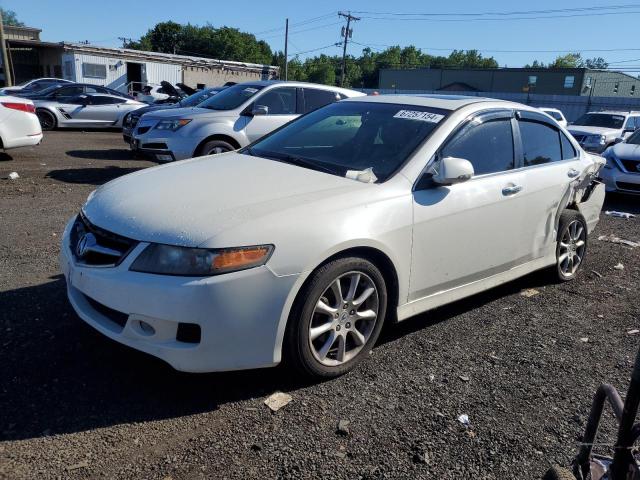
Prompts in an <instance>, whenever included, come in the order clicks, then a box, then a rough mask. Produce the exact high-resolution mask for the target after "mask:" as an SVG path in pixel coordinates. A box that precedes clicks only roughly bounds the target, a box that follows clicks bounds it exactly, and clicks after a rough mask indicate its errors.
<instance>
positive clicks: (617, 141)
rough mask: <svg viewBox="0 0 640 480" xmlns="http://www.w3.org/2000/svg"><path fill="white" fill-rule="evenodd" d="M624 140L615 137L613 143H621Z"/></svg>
mask: <svg viewBox="0 0 640 480" xmlns="http://www.w3.org/2000/svg"><path fill="white" fill-rule="evenodd" d="M622 142H624V138H622V137H616V139H615V140H614V141H613V143H622Z"/></svg>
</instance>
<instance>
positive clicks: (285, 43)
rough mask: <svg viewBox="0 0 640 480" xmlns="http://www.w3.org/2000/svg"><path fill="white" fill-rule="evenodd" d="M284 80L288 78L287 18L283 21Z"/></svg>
mask: <svg viewBox="0 0 640 480" xmlns="http://www.w3.org/2000/svg"><path fill="white" fill-rule="evenodd" d="M284 80H285V81H287V80H289V19H288V18H287V19H286V20H285V22H284Z"/></svg>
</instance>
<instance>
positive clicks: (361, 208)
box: [60, 96, 604, 377]
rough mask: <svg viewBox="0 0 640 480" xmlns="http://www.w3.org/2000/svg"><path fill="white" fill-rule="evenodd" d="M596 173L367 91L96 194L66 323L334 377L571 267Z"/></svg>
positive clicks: (560, 134) (70, 248) (66, 244)
mask: <svg viewBox="0 0 640 480" xmlns="http://www.w3.org/2000/svg"><path fill="white" fill-rule="evenodd" d="M603 162H604V159H602V158H601V157H599V156H592V155H590V154H587V153H585V152H584V151H583V150H582V149H581V148H580V146H579V145H578V144H577V142H576V141H575V140H574V139H572V137H571V136H570V135H569V134H568V133H567V132H566V131H565V130H564V129H563V128H561V127H559V126H558V124H557V123H555V121H554V120H553V119H551V118H550V117H549V116H547V115H544V114H543V113H542V112H540V111H538V110H537V109H535V108H530V107H527V106H525V105H520V104H516V103H508V102H504V101H497V100H488V99H478V98H468V97H454V96H425V97H409V96H381V97H359V98H353V99H347V100H343V101H340V102H337V103H334V104H331V105H328V106H326V107H322V108H320V109H318V110H315V111H313V112H311V113H309V114H307V115H305V116H303V117H301V118H299V119H297V120H295V121H293V122H291V123H289V124H287V125H285V126H284V127H281V128H280V129H278V130H276V131H275V132H273V133H271V134H269V135H267V136H266V137H263V138H262V139H260V140H258V141H256V142H254V143H253V144H251V145H249V146H248V147H245V148H244V149H242V150H240V151H238V152H229V153H225V154H222V155H216V156H209V157H200V158H196V159H191V160H187V161H184V162H180V163H179V164H172V165H165V166H160V167H156V168H151V169H148V170H144V171H140V172H136V173H133V174H130V175H127V176H124V177H121V178H118V179H116V180H114V181H112V182H110V183H107V184H106V185H104V186H102V187H100V188H99V189H97V190H96V191H95V192H93V193H92V194H91V195H90V196H89V198H88V200H87V202H86V203H85V205H84V206H83V207H82V210H81V211H80V213H79V215H78V216H76V217H74V218H72V219H71V221H70V222H69V224H68V225H67V227H66V229H65V232H64V237H63V241H62V250H61V258H60V263H61V267H62V270H63V272H64V275H65V277H66V281H67V287H68V296H69V299H70V301H71V304H72V305H73V307H74V309H75V310H76V311H77V313H78V315H79V316H80V317H81V318H82V319H83V320H85V321H86V322H87V323H89V324H90V325H92V326H93V327H94V328H96V329H97V330H99V331H100V332H102V333H103V334H105V335H107V336H108V337H110V338H112V339H115V340H117V341H119V342H121V343H123V344H125V345H129V346H130V347H133V348H136V349H138V350H142V351H144V352H147V353H150V354H152V355H155V356H157V357H159V358H161V359H163V360H165V361H166V362H168V363H169V364H171V365H172V366H173V367H174V368H176V369H178V370H183V371H189V372H208V371H217V370H233V369H244V368H257V367H268V366H272V365H276V364H278V363H279V362H280V361H281V360H282V359H287V360H288V361H290V362H291V363H293V364H295V365H296V366H298V367H299V368H300V369H302V371H303V372H306V373H307V374H310V375H315V376H321V377H331V376H336V375H339V374H342V373H344V372H346V371H348V370H350V369H351V368H353V367H354V366H355V365H356V364H357V363H358V362H359V361H361V360H362V359H363V358H364V357H366V356H367V354H368V352H369V351H370V350H371V348H372V347H373V345H374V344H375V342H376V339H377V338H378V335H379V333H380V329H381V328H382V325H383V323H384V322H395V321H402V320H404V319H406V318H408V317H411V316H412V315H416V314H418V313H420V312H424V311H426V310H429V309H433V308H434V307H437V306H439V305H443V304H446V303H449V302H453V301H456V300H458V299H461V298H463V297H467V296H469V295H473V294H475V293H478V292H481V291H483V290H487V289H489V288H492V287H495V286H496V285H499V284H502V283H505V282H508V281H510V280H513V279H515V278H517V277H521V276H523V275H525V274H527V273H529V272H532V271H534V270H538V269H548V271H549V273H550V277H551V278H554V279H556V280H560V281H567V280H571V279H573V278H574V277H575V276H576V275H577V273H578V271H579V269H580V267H581V266H582V264H583V262H584V259H585V254H586V251H587V240H588V235H589V234H590V233H591V231H592V230H593V229H594V227H595V226H596V223H597V222H598V218H599V212H600V209H601V207H602V202H603V199H604V188H603V185H602V184H601V183H600V182H599V181H598V172H599V170H600V168H601V167H602V165H603Z"/></svg>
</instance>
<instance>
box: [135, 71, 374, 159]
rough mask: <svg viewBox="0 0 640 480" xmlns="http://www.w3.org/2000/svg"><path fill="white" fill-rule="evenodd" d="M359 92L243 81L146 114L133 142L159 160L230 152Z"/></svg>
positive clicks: (292, 83) (300, 84) (289, 83)
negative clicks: (198, 101)
mask: <svg viewBox="0 0 640 480" xmlns="http://www.w3.org/2000/svg"><path fill="white" fill-rule="evenodd" d="M358 96H364V94H363V93H361V92H356V91H353V90H347V89H344V88H338V87H330V86H327V85H316V84H312V83H304V82H279V81H257V82H247V83H240V84H237V85H233V86H231V87H229V88H227V89H225V90H223V91H222V92H220V93H218V94H217V95H215V96H213V97H211V98H209V99H207V100H205V101H204V102H203V103H201V104H199V105H198V106H197V107H193V108H176V109H171V110H161V111H156V112H149V113H147V114H145V115H143V116H142V117H141V118H140V121H139V122H138V124H137V126H136V128H135V130H134V132H133V135H132V137H131V148H132V149H133V150H138V151H141V152H143V153H145V154H148V155H149V156H151V157H152V158H154V159H155V160H156V161H159V162H170V161H173V160H182V159H185V158H191V157H197V156H200V155H211V154H215V153H223V152H228V151H231V150H236V149H237V148H240V147H244V146H246V145H248V144H250V143H251V142H253V141H255V140H257V139H258V138H260V137H262V136H264V135H266V134H267V133H270V132H271V131H273V130H275V129H276V128H278V127H280V126H282V125H284V124H285V123H287V122H290V121H291V120H293V119H294V118H297V117H298V116H299V115H301V114H303V113H307V112H310V111H312V110H315V109H316V108H319V107H322V106H324V105H327V104H329V103H333V102H336V101H338V100H342V99H344V98H349V97H358Z"/></svg>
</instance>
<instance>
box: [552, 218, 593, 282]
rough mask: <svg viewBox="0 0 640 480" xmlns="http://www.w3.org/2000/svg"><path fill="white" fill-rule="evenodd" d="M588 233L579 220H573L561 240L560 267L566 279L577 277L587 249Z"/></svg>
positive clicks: (559, 251)
mask: <svg viewBox="0 0 640 480" xmlns="http://www.w3.org/2000/svg"><path fill="white" fill-rule="evenodd" d="M586 240H587V232H586V230H585V228H584V226H583V225H582V223H581V222H580V221H579V220H573V221H572V222H571V223H569V225H568V226H567V228H566V229H565V231H564V234H563V235H562V238H561V239H560V248H559V250H558V266H559V267H560V271H561V272H562V274H563V275H565V276H566V277H572V276H574V275H575V273H576V271H577V270H578V267H579V266H580V264H581V263H582V259H583V258H584V253H585V248H586V245H587V243H586Z"/></svg>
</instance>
